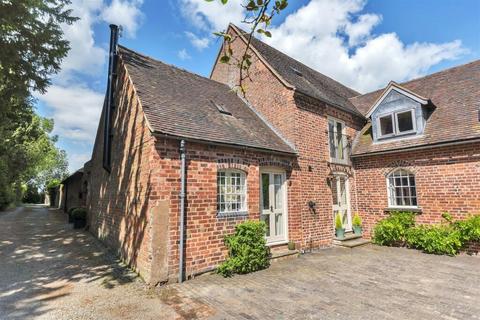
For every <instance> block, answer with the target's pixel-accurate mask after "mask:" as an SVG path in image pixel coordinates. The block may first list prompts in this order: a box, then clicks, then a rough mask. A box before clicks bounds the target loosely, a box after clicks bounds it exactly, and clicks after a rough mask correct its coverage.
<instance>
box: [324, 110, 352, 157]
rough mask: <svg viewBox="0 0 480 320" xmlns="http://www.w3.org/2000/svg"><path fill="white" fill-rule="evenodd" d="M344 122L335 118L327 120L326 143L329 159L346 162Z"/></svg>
mask: <svg viewBox="0 0 480 320" xmlns="http://www.w3.org/2000/svg"><path fill="white" fill-rule="evenodd" d="M344 131H345V124H344V123H343V122H340V121H338V120H335V119H329V120H328V144H329V149H330V161H332V162H347V160H348V150H347V139H346V136H345V134H344Z"/></svg>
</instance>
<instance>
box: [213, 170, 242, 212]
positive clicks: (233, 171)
mask: <svg viewBox="0 0 480 320" xmlns="http://www.w3.org/2000/svg"><path fill="white" fill-rule="evenodd" d="M220 173H224V174H225V178H226V177H227V175H229V176H231V175H232V174H240V184H241V185H242V184H243V185H242V186H243V201H242V202H241V208H240V209H237V210H227V208H226V207H225V210H223V211H222V210H221V208H220V195H221V194H220V184H219V175H220ZM227 187H228V185H227V184H225V188H227ZM230 187H231V186H230ZM226 195H236V193H234V192H229V193H227V192H225V196H226ZM240 196H242V195H240ZM247 197H248V190H247V175H246V173H245V172H244V171H242V170H236V169H220V170H218V171H217V216H235V215H247V214H248V199H247ZM224 203H229V202H227V201H225V202H224Z"/></svg>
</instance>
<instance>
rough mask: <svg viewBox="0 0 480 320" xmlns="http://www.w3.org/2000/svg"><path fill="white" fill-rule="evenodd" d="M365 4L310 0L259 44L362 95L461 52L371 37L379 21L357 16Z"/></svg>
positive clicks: (457, 47) (455, 44)
mask: <svg viewBox="0 0 480 320" xmlns="http://www.w3.org/2000/svg"><path fill="white" fill-rule="evenodd" d="M364 6H365V1H362V0H335V1H333V0H311V1H310V2H309V3H308V4H306V5H305V6H303V7H301V8H300V9H298V10H297V11H296V12H294V13H291V14H290V15H289V16H288V17H287V18H286V19H285V21H284V22H283V23H282V24H281V25H279V26H278V27H276V28H273V29H271V31H272V34H273V37H272V38H264V39H263V40H264V41H266V42H268V43H269V44H271V45H272V46H274V47H276V48H277V49H279V50H281V51H283V52H285V53H287V54H288V55H291V56H292V57H294V58H296V59H298V60H299V61H302V62H303V63H305V64H306V65H308V66H310V67H312V68H313V69H316V70H318V71H320V72H322V73H324V74H326V75H328V76H330V77H332V78H334V79H336V80H338V81H340V82H342V83H344V84H345V85H348V86H350V87H352V88H354V89H357V90H359V91H361V92H365V91H370V90H373V89H377V88H379V87H382V86H385V85H386V83H388V81H390V80H395V81H403V80H406V79H409V78H412V77H417V76H420V75H423V74H425V72H427V71H428V69H429V68H430V67H432V66H433V65H435V64H437V63H439V62H441V61H444V60H450V59H455V58H457V57H458V56H460V55H461V54H462V53H464V52H465V50H464V48H463V47H462V43H461V41H459V40H455V41H452V42H447V43H440V44H435V43H417V42H415V43H413V44H408V45H406V44H404V43H403V42H402V41H401V40H400V39H399V38H398V36H397V35H396V34H395V33H388V34H380V35H374V34H373V33H372V30H373V28H374V27H375V25H377V24H378V23H380V21H381V17H380V16H378V15H375V14H368V13H367V14H361V11H362V10H363V8H364ZM346 38H347V39H348V40H346Z"/></svg>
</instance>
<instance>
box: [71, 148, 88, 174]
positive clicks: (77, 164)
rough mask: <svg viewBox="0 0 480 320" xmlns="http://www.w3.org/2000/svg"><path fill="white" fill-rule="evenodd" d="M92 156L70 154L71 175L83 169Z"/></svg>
mask: <svg viewBox="0 0 480 320" xmlns="http://www.w3.org/2000/svg"><path fill="white" fill-rule="evenodd" d="M90 156H91V154H90V153H89V152H86V153H72V154H69V160H68V171H69V172H70V173H74V172H75V171H77V170H78V169H80V168H82V167H83V165H84V164H85V162H87V161H88V160H90Z"/></svg>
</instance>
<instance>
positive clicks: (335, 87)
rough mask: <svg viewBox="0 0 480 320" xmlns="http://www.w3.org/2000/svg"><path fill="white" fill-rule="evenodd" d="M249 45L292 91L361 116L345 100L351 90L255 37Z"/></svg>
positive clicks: (352, 95) (354, 92)
mask: <svg viewBox="0 0 480 320" xmlns="http://www.w3.org/2000/svg"><path fill="white" fill-rule="evenodd" d="M231 26H232V27H233V28H234V29H236V31H237V32H239V33H241V34H243V35H244V36H246V37H248V34H247V33H246V32H245V31H243V30H242V29H240V28H238V27H236V26H235V25H232V24H231ZM251 45H252V46H253V48H255V49H256V50H257V51H258V52H259V53H260V54H261V55H262V57H263V58H264V59H265V60H266V61H267V63H268V64H269V65H270V66H271V67H272V68H273V69H274V70H275V71H276V72H277V73H278V74H279V75H280V76H281V77H282V78H283V79H284V80H286V81H287V82H288V83H289V84H291V85H292V86H293V87H294V88H295V90H297V91H300V92H301V93H303V94H306V95H308V96H311V97H313V98H316V99H319V100H321V101H324V102H327V103H329V104H331V105H334V106H337V107H340V108H342V109H344V110H346V111H349V112H352V113H355V114H357V115H360V116H362V114H361V113H360V112H359V111H358V110H357V109H356V108H355V106H354V105H353V104H352V103H351V102H350V101H349V99H348V98H351V97H354V96H356V95H358V94H359V93H358V92H356V91H355V90H353V89H350V88H348V87H346V86H344V85H343V84H341V83H340V82H337V81H335V80H333V79H332V78H329V77H327V76H326V75H324V74H321V73H320V72H318V71H315V70H313V69H312V68H310V67H308V66H306V65H304V64H303V63H301V62H299V61H297V60H295V59H294V58H292V57H290V56H288V55H286V54H285V53H283V52H281V51H279V50H277V49H275V48H273V47H271V46H269V45H268V44H266V43H264V42H262V41H261V40H259V39H257V38H255V37H253V38H252V41H251Z"/></svg>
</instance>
